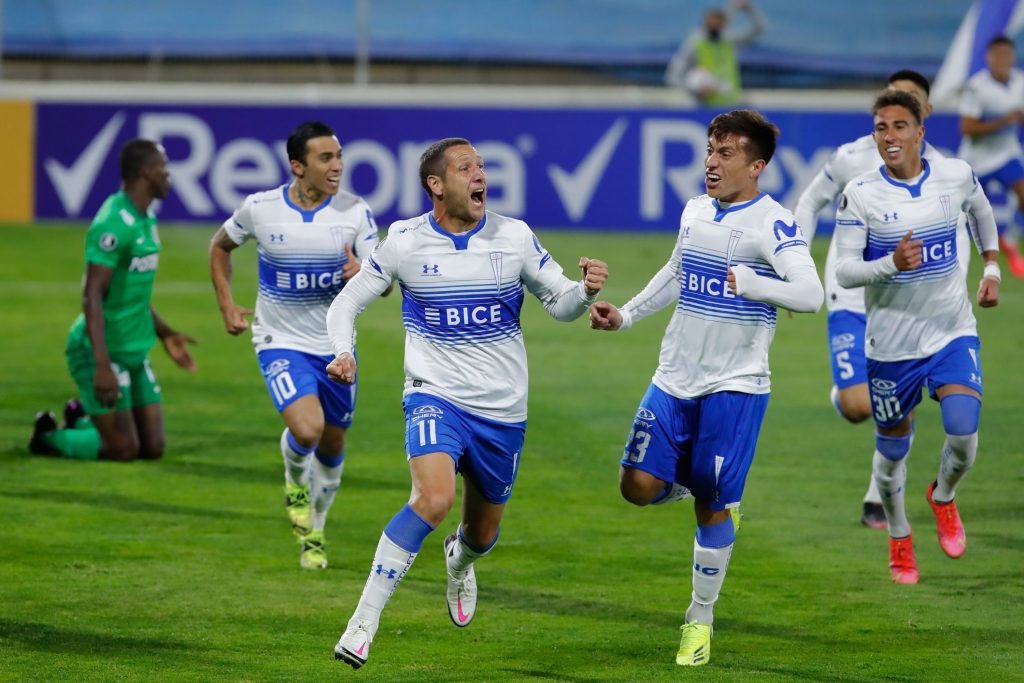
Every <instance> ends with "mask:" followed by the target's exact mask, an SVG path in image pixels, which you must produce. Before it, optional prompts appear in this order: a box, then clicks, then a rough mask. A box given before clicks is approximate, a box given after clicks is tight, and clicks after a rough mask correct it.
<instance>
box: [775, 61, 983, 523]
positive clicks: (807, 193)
mask: <svg viewBox="0 0 1024 683" xmlns="http://www.w3.org/2000/svg"><path fill="white" fill-rule="evenodd" d="M888 82H889V87H890V88H892V89H894V90H902V91H903V92H906V93H908V94H910V95H913V96H914V97H915V98H916V99H917V101H918V102H919V103H920V105H921V116H923V117H924V118H928V116H929V115H930V114H931V112H932V105H931V104H930V103H929V101H928V93H929V91H930V85H929V83H928V79H927V78H925V77H924V76H922V75H921V74H919V73H917V72H916V71H911V70H909V69H904V70H902V71H897V72H895V73H893V74H892V75H891V76H889V81H888ZM921 154H922V156H924V157H925V158H926V159H938V158H941V157H942V153H941V152H939V151H938V150H937V149H935V148H934V147H932V146H931V145H930V144H928V143H927V142H924V143H923V145H922V151H921ZM881 165H882V158H881V157H880V156H879V155H878V146H877V145H876V144H875V139H874V137H873V136H872V135H871V134H868V135H865V136H863V137H860V138H857V139H856V140H854V141H853V142H849V143H847V144H845V145H841V146H840V147H839V148H838V149H837V150H836V151H835V153H834V154H833V155H832V158H830V159H829V160H828V162H827V163H826V164H825V167H824V168H822V169H821V170H820V171H819V172H818V174H817V175H815V176H814V179H813V180H811V182H810V184H808V186H807V188H806V189H805V190H804V191H803V194H801V195H800V199H799V200H798V201H797V204H796V208H795V209H794V210H793V213H794V214H795V215H796V222H797V225H799V226H800V227H801V228H803V230H804V234H805V235H806V236H807V243H808V244H810V243H811V239H813V237H814V231H815V230H816V228H817V225H818V219H817V215H818V212H819V211H821V209H822V208H824V206H825V205H826V204H830V203H831V202H832V201H834V200H835V199H836V198H837V197H838V196H839V194H840V193H841V192H842V191H843V188H844V187H846V183H848V182H850V180H852V179H853V178H854V177H856V176H858V175H860V174H861V173H865V172H867V171H874V170H876V169H877V168H878V167H879V166H881ZM957 240H958V242H957V254H958V255H959V257H960V263H961V265H962V266H963V275H964V277H966V276H967V263H968V261H969V260H970V256H971V253H970V236H969V235H968V232H967V228H966V224H965V223H963V222H962V221H961V222H960V229H959V230H957ZM825 305H826V306H827V307H828V339H829V349H830V353H831V357H832V403H833V405H835V407H836V410H837V411H838V412H839V414H840V415H841V416H842V417H844V418H846V419H847V420H849V421H850V422H852V423H854V424H857V423H860V422H864V421H865V420H868V419H869V418H870V417H871V398H870V396H869V395H868V377H867V361H866V360H865V358H864V325H865V315H864V290H863V289H862V288H860V287H856V288H852V289H847V288H845V287H840V286H839V283H837V282H836V240H835V234H834V233H833V239H832V242H831V243H830V244H829V248H828V256H827V257H826V259H825ZM862 503H863V510H862V513H861V518H860V520H861V523H862V524H864V525H865V526H868V527H871V528H873V529H884V528H885V511H884V510H882V499H881V496H880V495H879V493H878V487H877V486H876V485H875V477H874V474H869V476H868V489H867V492H866V493H865V494H864V499H863V501H862Z"/></svg>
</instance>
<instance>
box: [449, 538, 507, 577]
mask: <svg viewBox="0 0 1024 683" xmlns="http://www.w3.org/2000/svg"><path fill="white" fill-rule="evenodd" d="M461 530H462V529H461V527H460V528H459V531H457V532H456V533H455V539H456V540H455V548H454V552H453V553H452V556H451V557H448V558H445V560H446V563H447V565H448V572H449V573H450V574H452V576H453V577H454V578H456V579H461V578H462V577H463V576H465V574H466V570H468V569H469V568H470V567H471V566H473V563H474V562H476V561H477V560H479V559H480V558H481V557H483V556H484V555H486V554H487V553H489V552H490V551H491V548H493V547H494V545H493V544H492V545H491V548H488V549H487V550H485V551H484V552H482V553H480V552H477V551H475V550H473V549H472V548H470V547H469V546H468V545H466V542H465V541H463V540H462V534H461V533H459V532H460V531H461ZM495 540H497V539H495Z"/></svg>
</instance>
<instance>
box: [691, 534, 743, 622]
mask: <svg viewBox="0 0 1024 683" xmlns="http://www.w3.org/2000/svg"><path fill="white" fill-rule="evenodd" d="M732 546H733V544H732V543H730V544H729V545H727V546H723V547H721V548H705V547H704V546H702V545H700V544H699V543H698V542H697V540H696V539H694V541H693V595H692V601H691V602H690V607H689V608H688V609H687V610H686V623H688V624H689V623H691V622H694V621H696V622H697V623H698V624H713V623H714V621H715V615H714V607H715V601H716V600H718V593H719V592H720V591H721V590H722V583H724V582H725V572H726V570H727V569H729V558H730V557H731V556H732Z"/></svg>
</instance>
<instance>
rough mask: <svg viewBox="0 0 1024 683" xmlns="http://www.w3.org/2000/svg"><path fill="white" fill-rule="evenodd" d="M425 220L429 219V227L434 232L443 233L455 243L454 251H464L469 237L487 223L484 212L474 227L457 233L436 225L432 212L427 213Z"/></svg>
mask: <svg viewBox="0 0 1024 683" xmlns="http://www.w3.org/2000/svg"><path fill="white" fill-rule="evenodd" d="M427 220H429V221H430V227H432V228H433V229H434V231H435V232H438V233H440V234H442V235H444V236H445V237H447V238H448V239H450V240H451V241H452V242H453V243H454V244H455V251H465V250H466V249H468V248H469V238H470V237H472V236H473V235H475V234H477V233H478V232H480V231H481V230H483V229H484V225H486V224H487V214H486V213H485V214H484V217H483V218H481V219H480V222H479V223H477V224H476V227H475V228H473V229H472V230H470V231H469V232H464V233H461V234H458V235H456V234H453V233H450V232H448V231H447V230H445V229H444V228H442V227H441V226H440V225H438V224H437V221H435V220H434V214H433V212H431V213H428V214H427Z"/></svg>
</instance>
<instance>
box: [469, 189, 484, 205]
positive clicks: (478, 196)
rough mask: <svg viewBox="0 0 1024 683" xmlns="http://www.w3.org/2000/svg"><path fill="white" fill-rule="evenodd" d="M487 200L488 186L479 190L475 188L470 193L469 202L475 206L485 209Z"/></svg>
mask: <svg viewBox="0 0 1024 683" xmlns="http://www.w3.org/2000/svg"><path fill="white" fill-rule="evenodd" d="M486 200H487V188H486V187H481V188H480V189H478V190H473V191H472V192H470V193H469V203H470V205H471V206H473V208H476V209H483V208H484V202H485V201H486Z"/></svg>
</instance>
